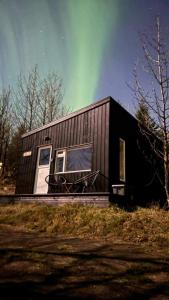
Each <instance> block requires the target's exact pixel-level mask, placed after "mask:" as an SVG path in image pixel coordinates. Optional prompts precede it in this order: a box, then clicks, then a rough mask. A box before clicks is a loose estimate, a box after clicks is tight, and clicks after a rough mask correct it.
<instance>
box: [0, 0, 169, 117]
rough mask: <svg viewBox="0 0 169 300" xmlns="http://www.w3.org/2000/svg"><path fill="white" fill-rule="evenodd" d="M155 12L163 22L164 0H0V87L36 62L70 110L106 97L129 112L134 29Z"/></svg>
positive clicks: (168, 9)
mask: <svg viewBox="0 0 169 300" xmlns="http://www.w3.org/2000/svg"><path fill="white" fill-rule="evenodd" d="M157 15H159V16H160V20H161V23H162V26H163V27H167V26H168V27H169V0H0V88H1V89H2V88H5V87H7V86H8V85H11V86H13V87H14V88H15V86H16V84H17V78H18V76H19V74H20V73H21V74H23V75H25V76H27V74H28V73H29V72H30V71H31V70H32V69H33V67H34V66H35V65H37V66H38V70H39V73H40V75H41V77H42V78H44V77H46V76H47V75H48V74H49V73H53V72H54V73H56V74H57V75H58V76H60V78H62V79H63V87H64V103H65V104H66V105H68V106H69V107H71V109H72V110H73V111H74V110H77V109H79V108H82V107H85V106H87V105H89V104H91V103H93V102H95V101H97V100H100V99H102V98H104V97H107V96H112V97H113V98H114V99H115V100H118V101H119V102H120V103H121V104H122V105H123V106H124V107H125V108H126V109H127V110H128V111H130V112H131V113H132V112H133V94H132V92H131V89H130V88H129V87H128V85H130V84H131V83H132V71H133V69H134V66H135V63H136V62H137V60H138V58H139V57H140V55H141V45H140V42H139V35H138V33H139V32H143V31H147V30H148V28H149V26H151V25H152V24H153V22H154V19H155V17H156V16H157Z"/></svg>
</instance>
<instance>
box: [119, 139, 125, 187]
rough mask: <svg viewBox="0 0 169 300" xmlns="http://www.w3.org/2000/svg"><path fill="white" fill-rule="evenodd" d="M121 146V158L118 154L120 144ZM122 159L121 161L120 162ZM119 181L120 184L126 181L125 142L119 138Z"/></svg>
mask: <svg viewBox="0 0 169 300" xmlns="http://www.w3.org/2000/svg"><path fill="white" fill-rule="evenodd" d="M121 143H122V145H123V153H122V155H123V157H121V154H120V144H121ZM121 158H122V160H121ZM122 166H123V170H122V172H121V167H122ZM121 173H123V176H121ZM119 179H120V181H121V182H125V181H126V141H125V140H124V139H122V138H119Z"/></svg>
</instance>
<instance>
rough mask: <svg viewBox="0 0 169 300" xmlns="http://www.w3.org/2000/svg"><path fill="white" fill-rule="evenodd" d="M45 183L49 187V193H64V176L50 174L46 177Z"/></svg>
mask: <svg viewBox="0 0 169 300" xmlns="http://www.w3.org/2000/svg"><path fill="white" fill-rule="evenodd" d="M45 181H46V183H47V184H48V186H49V192H51V193H64V184H65V183H66V179H65V177H64V176H62V175H58V174H49V175H48V176H46V178H45Z"/></svg>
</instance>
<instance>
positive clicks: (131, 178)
mask: <svg viewBox="0 0 169 300" xmlns="http://www.w3.org/2000/svg"><path fill="white" fill-rule="evenodd" d="M119 138H122V139H124V140H125V144H126V181H125V185H126V195H127V200H131V201H134V202H135V203H137V204H139V205H145V204H147V203H148V202H154V201H159V199H160V200H161V199H163V197H164V192H163V188H162V185H161V184H160V182H159V179H158V177H157V176H154V174H155V171H156V170H155V169H154V166H153V164H152V158H151V157H152V155H153V153H152V151H151V149H150V145H149V143H148V140H147V139H146V137H145V136H144V135H143V134H142V132H141V130H140V126H139V124H138V122H137V120H136V119H135V118H134V117H133V116H132V115H130V114H129V113H128V112H127V111H126V110H125V109H124V108H123V107H121V105H119V104H118V103H117V102H115V101H111V105H110V178H111V182H112V183H113V184H122V183H123V182H121V181H120V179H119ZM154 158H155V159H157V158H156V157H154ZM157 165H158V166H157V168H158V171H162V170H160V165H161V162H158V161H157Z"/></svg>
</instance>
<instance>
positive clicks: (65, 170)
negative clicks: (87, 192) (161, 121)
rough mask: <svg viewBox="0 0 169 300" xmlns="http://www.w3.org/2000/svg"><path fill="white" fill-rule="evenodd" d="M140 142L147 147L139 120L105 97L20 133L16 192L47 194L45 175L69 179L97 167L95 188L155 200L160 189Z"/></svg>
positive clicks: (121, 195)
mask: <svg viewBox="0 0 169 300" xmlns="http://www.w3.org/2000/svg"><path fill="white" fill-rule="evenodd" d="M140 141H141V142H140ZM140 143H141V147H143V146H145V148H147V147H148V145H147V144H146V141H144V138H143V136H142V135H141V133H140V128H139V125H138V121H137V120H136V119H135V118H134V117H133V116H132V115H131V114H129V113H128V112H127V111H126V110H125V109H124V108H123V107H122V106H121V105H120V104H119V103H117V102H116V101H115V100H113V99H112V98H111V97H107V98H105V99H103V100H100V101H98V102H96V103H93V104H91V105H89V106H87V107H85V108H82V109H80V110H78V111H76V112H73V113H71V114H69V115H67V116H65V117H63V118H61V119H59V120H56V121H53V122H51V123H50V124H47V125H44V126H42V127H40V128H37V129H35V130H32V131H30V132H28V133H26V134H24V135H23V136H22V155H21V160H20V165H19V172H18V177H17V185H16V193H17V194H47V193H50V192H51V190H50V188H49V186H48V184H47V183H46V181H45V178H46V176H47V175H48V174H53V173H56V174H58V175H64V176H65V177H66V180H67V181H70V182H72V181H75V180H77V179H78V178H80V177H82V176H84V175H85V174H88V173H90V172H92V171H94V170H100V174H99V176H98V177H97V180H96V182H95V192H109V193H110V194H111V195H116V196H117V195H119V196H120V197H125V198H126V197H127V198H128V199H130V200H134V199H136V200H137V201H139V202H140V201H146V200H147V199H148V200H151V201H153V200H158V198H159V197H160V193H161V187H160V185H159V182H158V179H157V178H156V176H154V169H153V167H152V166H151V164H150V163H149V161H148V160H147V159H146V156H145V154H144V151H142V150H141V147H140V146H139V144H140ZM116 196H115V197H116Z"/></svg>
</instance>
